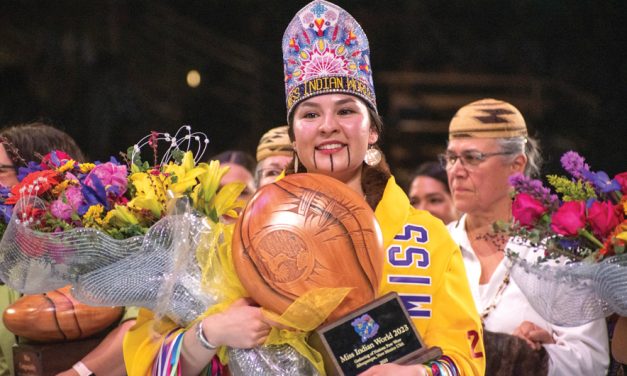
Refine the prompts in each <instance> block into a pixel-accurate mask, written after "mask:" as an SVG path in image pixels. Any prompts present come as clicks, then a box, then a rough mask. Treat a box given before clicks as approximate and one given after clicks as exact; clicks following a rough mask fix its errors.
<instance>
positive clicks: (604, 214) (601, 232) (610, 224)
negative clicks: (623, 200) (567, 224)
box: [588, 201, 622, 238]
mask: <svg viewBox="0 0 627 376" xmlns="http://www.w3.org/2000/svg"><path fill="white" fill-rule="evenodd" d="M621 217H622V214H621V207H620V206H618V205H613V204H612V203H610V202H607V201H603V202H598V201H595V202H593V203H592V205H591V206H590V208H589V209H588V222H590V226H591V227H592V232H593V233H594V234H595V235H597V236H598V237H600V238H605V237H606V236H607V235H608V234H609V233H610V232H612V230H614V228H616V226H618V224H619V223H620V222H621V220H622V218H621Z"/></svg>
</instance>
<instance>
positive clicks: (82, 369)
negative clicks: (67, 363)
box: [72, 360, 94, 376]
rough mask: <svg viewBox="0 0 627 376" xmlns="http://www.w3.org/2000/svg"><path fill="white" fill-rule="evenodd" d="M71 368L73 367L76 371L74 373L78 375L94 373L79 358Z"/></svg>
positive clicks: (85, 375) (89, 375) (90, 375)
mask: <svg viewBox="0 0 627 376" xmlns="http://www.w3.org/2000/svg"><path fill="white" fill-rule="evenodd" d="M72 368H73V369H74V371H76V373H78V375H79V376H93V374H94V373H93V372H91V370H90V369H89V368H87V366H86V365H85V363H83V362H81V361H80V360H79V361H78V362H76V364H74V365H73V366H72Z"/></svg>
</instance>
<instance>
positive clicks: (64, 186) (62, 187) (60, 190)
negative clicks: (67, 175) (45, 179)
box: [52, 180, 72, 197]
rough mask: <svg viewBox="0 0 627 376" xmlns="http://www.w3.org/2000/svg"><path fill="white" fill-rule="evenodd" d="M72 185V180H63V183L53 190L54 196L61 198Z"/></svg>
mask: <svg viewBox="0 0 627 376" xmlns="http://www.w3.org/2000/svg"><path fill="white" fill-rule="evenodd" d="M71 183H72V181H70V180H63V181H62V182H61V183H59V184H57V186H56V187H54V188H52V194H53V195H54V196H55V197H59V196H61V193H63V192H64V191H65V190H66V189H67V187H68V186H69V185H70V184H71Z"/></svg>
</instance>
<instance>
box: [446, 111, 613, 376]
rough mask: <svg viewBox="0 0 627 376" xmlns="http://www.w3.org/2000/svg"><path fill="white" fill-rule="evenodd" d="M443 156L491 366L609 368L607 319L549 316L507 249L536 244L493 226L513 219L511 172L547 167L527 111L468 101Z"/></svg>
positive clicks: (571, 370) (557, 371)
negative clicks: (566, 322)
mask: <svg viewBox="0 0 627 376" xmlns="http://www.w3.org/2000/svg"><path fill="white" fill-rule="evenodd" d="M441 161H442V163H443V165H444V166H445V168H446V170H447V173H448V181H449V187H450V188H451V192H452V194H453V201H454V203H455V207H456V208H457V210H458V211H460V212H463V213H465V214H464V215H463V216H462V217H461V218H460V219H459V221H456V222H453V223H450V224H449V225H448V228H449V231H450V233H451V235H452V236H453V239H455V241H456V242H457V243H458V244H459V245H460V248H461V251H462V255H463V257H464V263H465V265H466V273H467V275H468V281H469V282H470V287H471V290H472V293H473V297H474V299H475V304H476V306H477V310H478V311H479V312H480V314H481V318H482V320H483V324H484V328H485V330H486V335H485V341H486V342H485V343H486V356H487V363H488V366H487V373H488V374H499V375H500V374H503V375H505V374H511V373H512V372H514V373H516V374H520V375H525V374H530V375H531V374H533V375H542V374H547V373H548V374H549V375H604V374H605V373H606V371H607V367H608V363H609V358H608V338H607V330H606V326H605V320H602V319H601V320H596V321H594V322H591V323H589V324H586V325H582V326H578V327H572V328H565V327H558V326H555V325H552V324H550V323H549V322H547V321H546V320H544V319H543V318H542V317H541V316H540V315H539V314H538V313H537V312H536V311H535V310H534V309H533V308H532V307H531V305H530V304H529V302H528V300H527V299H526V297H525V296H524V294H523V293H522V291H521V290H520V288H519V287H518V286H517V285H516V282H515V281H514V280H513V279H512V278H511V277H510V271H509V270H510V263H509V262H508V260H507V259H506V258H505V257H504V256H505V250H506V249H508V250H513V251H516V252H518V253H519V254H520V255H521V256H522V257H525V256H526V255H527V252H529V251H530V249H528V248H525V247H523V246H522V245H519V244H515V243H514V242H508V241H509V239H508V238H507V237H505V236H496V235H495V234H494V232H493V230H492V225H493V223H494V222H496V221H507V222H509V221H511V220H512V199H511V195H510V193H511V191H512V188H511V186H510V184H509V180H508V179H509V177H510V176H512V175H514V174H517V173H524V174H525V175H527V176H534V175H538V173H539V169H540V165H541V157H540V152H539V148H538V146H537V141H535V140H534V139H533V138H531V137H529V136H528V134H527V126H526V124H525V120H524V119H523V116H522V114H521V113H520V112H519V111H518V109H516V108H515V107H514V106H512V105H511V104H509V103H507V102H503V101H500V100H496V99H483V100H479V101H476V102H473V103H470V104H468V105H466V106H464V107H462V108H461V109H459V111H458V112H457V114H455V116H454V117H453V119H452V120H451V123H450V127H449V142H448V147H447V150H446V153H445V154H443V155H442V156H441ZM530 255H531V254H530ZM489 332H495V333H503V334H504V335H503V336H491V335H489ZM505 335H513V336H516V337H519V338H521V339H523V340H524V342H520V341H513V340H511V338H510V339H508V337H506V336H505ZM494 341H501V342H499V343H495V342H494ZM525 343H526V345H525ZM505 344H509V345H511V346H512V347H507V346H505Z"/></svg>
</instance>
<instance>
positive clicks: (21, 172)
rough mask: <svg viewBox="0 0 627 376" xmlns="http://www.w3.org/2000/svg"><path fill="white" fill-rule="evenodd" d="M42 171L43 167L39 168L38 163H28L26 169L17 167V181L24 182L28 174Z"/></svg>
mask: <svg viewBox="0 0 627 376" xmlns="http://www.w3.org/2000/svg"><path fill="white" fill-rule="evenodd" d="M42 170H43V167H41V165H39V163H35V162H32V161H31V162H28V165H27V166H26V167H19V168H18V169H17V180H18V181H22V180H24V178H25V177H26V175H28V174H30V173H31V172H35V171H42Z"/></svg>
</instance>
